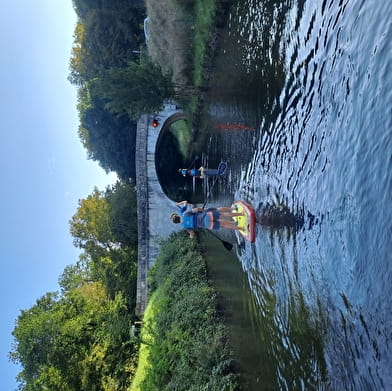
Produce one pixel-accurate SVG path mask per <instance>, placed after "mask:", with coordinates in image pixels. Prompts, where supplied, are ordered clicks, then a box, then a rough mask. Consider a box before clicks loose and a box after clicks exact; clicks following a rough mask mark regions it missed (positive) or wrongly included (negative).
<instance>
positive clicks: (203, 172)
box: [178, 162, 227, 178]
mask: <svg viewBox="0 0 392 391" xmlns="http://www.w3.org/2000/svg"><path fill="white" fill-rule="evenodd" d="M226 168H227V164H226V163H225V162H221V163H219V166H218V168H216V169H215V168H205V167H203V166H201V167H199V168H191V169H190V168H179V169H178V172H179V173H180V174H181V175H182V176H185V177H186V176H192V177H196V178H206V177H213V176H215V177H217V176H223V175H224V174H225V172H226Z"/></svg>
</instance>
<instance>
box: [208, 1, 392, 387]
mask: <svg viewBox="0 0 392 391" xmlns="http://www.w3.org/2000/svg"><path fill="white" fill-rule="evenodd" d="M391 19H392V2H381V1H377V0H363V1H355V0H319V1H310V0H307V1H306V0H302V1H300V0H298V1H294V0H291V1H281V2H275V1H267V0H264V1H259V0H240V1H238V2H236V4H235V6H233V8H232V10H231V13H230V16H229V20H228V25H227V29H226V30H225V32H223V33H222V37H223V38H222V47H221V51H220V53H219V55H218V57H217V63H216V64H217V65H216V70H215V73H214V74H213V75H211V77H210V80H212V86H213V88H212V89H211V94H210V96H209V100H208V102H209V104H208V105H207V106H206V112H205V115H204V122H203V123H205V124H206V125H207V126H208V127H206V129H205V131H206V132H207V131H208V132H211V137H210V139H209V144H208V146H206V150H207V151H208V153H209V154H210V156H215V158H216V159H224V160H226V161H228V163H229V167H230V170H229V173H228V176H227V178H225V179H223V180H222V181H221V182H219V186H220V192H217V191H216V194H215V196H216V198H217V199H216V202H219V203H222V204H223V203H224V204H227V203H228V202H230V201H232V200H233V199H234V198H242V199H245V200H247V201H249V202H250V203H251V204H252V205H254V207H255V208H256V210H257V214H258V223H259V224H257V237H256V242H255V244H254V245H250V244H249V243H247V242H244V241H243V240H242V238H241V237H239V236H238V237H236V238H235V240H237V243H238V245H237V253H238V257H239V259H240V262H241V265H242V268H243V270H244V272H245V273H246V276H247V280H248V282H249V286H250V289H251V291H252V301H248V305H247V307H246V309H247V311H248V313H249V314H250V315H251V318H250V319H249V322H251V323H252V324H253V325H254V327H255V330H257V332H255V334H254V338H255V340H258V341H259V342H260V345H262V348H260V351H259V356H258V355H257V354H258V353H257V352H254V354H253V355H252V362H254V361H261V362H263V365H260V367H259V369H258V370H259V376H258V375H257V374H254V376H255V378H257V379H259V380H258V382H259V383H258V384H260V389H280V390H286V389H287V390H290V389H306V390H308V389H320V390H322V389H331V390H343V389H344V390H389V389H392V376H391V371H390V369H391V366H392V350H391V349H390V344H391V343H392V336H391V332H390V330H391V329H392V314H391V310H390V308H391V293H392V291H391V280H392V263H391V250H392V249H391V234H392V209H391V207H390V202H391V194H392V170H391V163H392V154H391V151H392V145H391V144H392V115H391V114H392V112H391V111H392V108H391V104H390V103H391V102H392V83H391V81H392V76H391V74H390V72H389V68H390V67H389V65H390V63H391V53H392V40H391V38H392V30H391V23H390V20H391ZM214 125H215V126H214ZM239 125H241V126H239ZM215 190H217V189H215ZM233 239H234V238H233ZM249 303H252V304H251V305H250V304H249ZM306 341H307V343H306ZM258 346H259V345H258ZM265 357H268V360H267V359H265Z"/></svg>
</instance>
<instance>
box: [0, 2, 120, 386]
mask: <svg viewBox="0 0 392 391" xmlns="http://www.w3.org/2000/svg"><path fill="white" fill-rule="evenodd" d="M75 24H76V15H75V13H74V10H73V8H72V1H71V0H60V1H58V0H12V1H5V2H3V3H2V5H1V13H0V53H1V61H0V78H1V94H0V117H1V120H0V148H1V153H0V167H1V169H0V180H1V182H0V183H1V191H0V205H1V206H0V218H1V224H0V230H1V232H0V244H1V269H2V270H1V274H0V289H1V301H0V303H1V307H0V310H1V323H0V389H1V390H4V391H11V390H15V389H16V386H17V383H16V380H15V376H16V374H17V373H18V372H19V370H20V369H19V368H18V367H16V366H15V365H14V364H12V363H10V362H9V361H8V352H9V351H10V350H11V344H12V341H13V339H12V335H11V332H12V330H13V328H14V324H15V319H16V318H17V316H18V315H19V312H20V310H21V309H26V308H29V307H31V306H32V305H33V304H34V303H35V301H36V299H37V298H39V297H40V296H42V295H43V294H44V293H46V292H49V291H55V290H58V283H57V281H58V277H59V275H60V274H61V272H62V271H63V269H64V267H65V266H66V265H68V264H70V263H74V262H75V261H76V260H77V259H78V256H79V252H78V250H77V249H75V248H74V247H73V245H72V237H71V235H70V234H69V225H68V221H69V219H70V218H71V217H72V215H73V214H74V213H75V211H76V208H77V205H78V200H79V199H81V198H85V197H87V195H89V194H90V193H91V192H92V190H93V188H94V186H97V187H98V188H99V189H102V190H103V189H104V188H105V187H106V185H107V184H109V183H112V182H113V181H114V178H115V176H114V175H113V174H111V175H109V176H107V175H106V174H105V173H104V171H103V170H102V169H101V168H100V167H99V166H98V164H97V163H95V162H92V161H90V160H87V155H86V151H85V150H84V149H83V147H82V145H81V143H80V141H79V139H78V136H77V129H78V125H79V120H78V115H77V111H76V90H75V88H74V87H73V86H72V85H71V84H70V83H69V82H68V81H67V76H68V74H69V65H68V64H69V58H70V53H71V47H72V42H73V31H74V28H75Z"/></svg>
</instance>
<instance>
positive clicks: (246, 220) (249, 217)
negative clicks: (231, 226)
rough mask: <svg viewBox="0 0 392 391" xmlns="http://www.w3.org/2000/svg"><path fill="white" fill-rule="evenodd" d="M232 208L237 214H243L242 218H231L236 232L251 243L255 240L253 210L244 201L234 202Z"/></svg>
mask: <svg viewBox="0 0 392 391" xmlns="http://www.w3.org/2000/svg"><path fill="white" fill-rule="evenodd" d="M231 207H232V208H234V209H236V211H237V212H238V213H244V216H236V217H233V220H234V221H235V222H236V224H237V226H238V227H239V228H240V230H239V231H238V232H239V233H240V234H241V235H242V236H243V237H244V238H245V239H246V240H248V241H249V242H251V243H253V242H254V241H255V238H256V217H255V211H254V209H253V208H252V207H251V206H250V205H249V204H248V203H247V202H245V201H235V202H234V203H233V205H231Z"/></svg>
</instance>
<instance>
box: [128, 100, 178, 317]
mask: <svg viewBox="0 0 392 391" xmlns="http://www.w3.org/2000/svg"><path fill="white" fill-rule="evenodd" d="M154 118H157V119H158V120H159V125H158V127H155V128H154V127H153V126H152V125H151V124H152V121H153V119H154ZM183 118H185V114H184V113H183V112H182V111H181V110H179V109H177V107H176V106H175V105H172V104H167V105H166V106H165V108H164V110H162V111H161V112H160V113H158V114H156V115H142V116H141V117H140V119H139V121H138V125H137V136H136V156H135V158H136V188H137V210H138V272H137V293H136V314H137V315H138V316H141V315H142V314H143V313H144V310H145V308H146V306H147V300H148V284H147V275H148V270H149V269H150V267H151V266H152V265H153V264H154V261H155V258H156V256H157V254H158V253H159V247H160V242H161V241H162V240H164V239H166V238H167V237H168V236H169V235H170V234H171V233H172V232H173V231H175V230H177V229H179V228H181V227H178V226H175V225H174V224H172V223H171V222H170V220H169V216H170V214H171V213H172V212H173V211H175V210H176V206H175V202H174V201H172V200H170V199H169V198H167V197H166V195H165V193H164V192H163V191H162V188H161V186H160V183H159V180H158V177H157V174H156V169H155V150H156V145H157V141H158V138H159V135H160V134H161V132H165V130H166V129H167V128H168V126H169V125H170V124H171V123H172V122H173V121H175V120H178V119H183Z"/></svg>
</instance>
